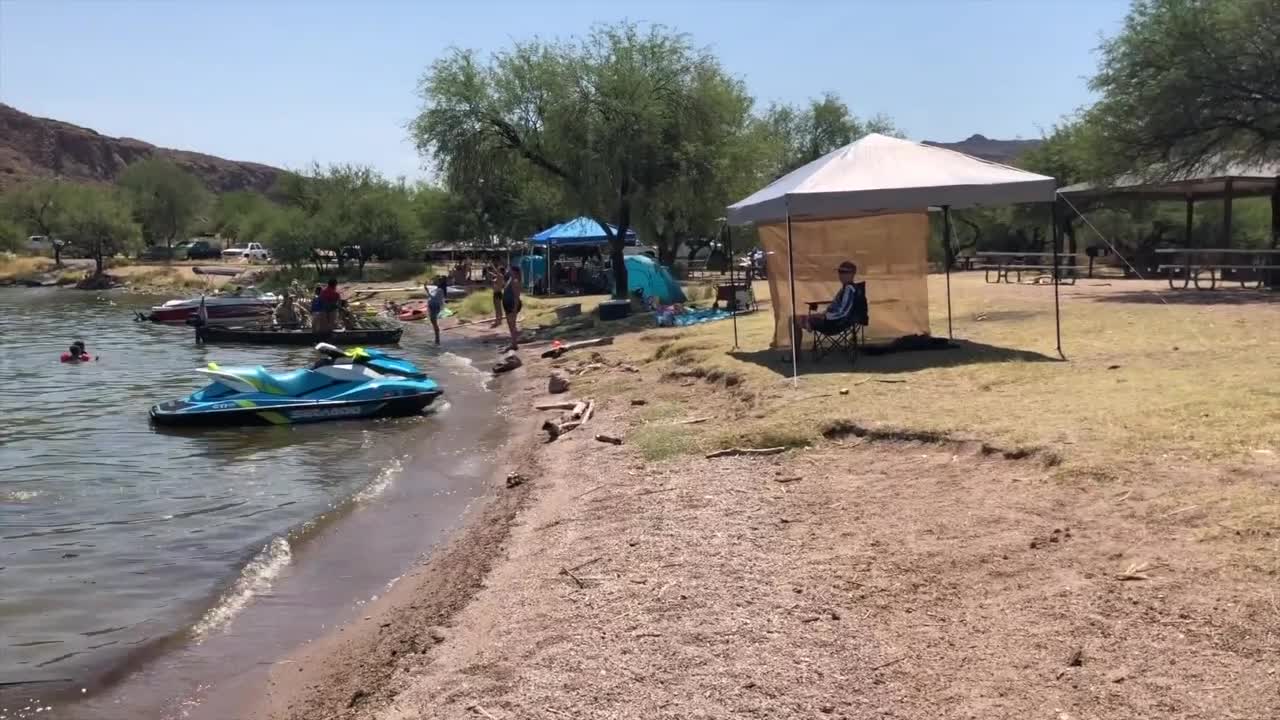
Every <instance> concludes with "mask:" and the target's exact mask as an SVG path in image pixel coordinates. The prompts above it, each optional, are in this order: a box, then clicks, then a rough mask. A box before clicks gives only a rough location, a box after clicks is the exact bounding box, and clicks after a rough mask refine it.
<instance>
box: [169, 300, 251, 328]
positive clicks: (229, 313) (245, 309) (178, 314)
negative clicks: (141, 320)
mask: <svg viewBox="0 0 1280 720" xmlns="http://www.w3.org/2000/svg"><path fill="white" fill-rule="evenodd" d="M199 310H200V306H199V305H197V306H195V307H188V306H185V305H180V306H176V307H164V306H163V305H161V306H159V307H154V308H151V312H149V313H148V314H147V319H148V320H151V321H152V322H158V323H185V322H186V321H187V320H190V319H192V318H194V317H195V316H196V313H197V312H199ZM270 312H271V306H270V305H268V304H265V303H243V304H239V305H206V306H205V313H206V314H208V316H209V319H210V320H226V319H232V318H252V317H260V316H263V315H267V314H269V313H270Z"/></svg>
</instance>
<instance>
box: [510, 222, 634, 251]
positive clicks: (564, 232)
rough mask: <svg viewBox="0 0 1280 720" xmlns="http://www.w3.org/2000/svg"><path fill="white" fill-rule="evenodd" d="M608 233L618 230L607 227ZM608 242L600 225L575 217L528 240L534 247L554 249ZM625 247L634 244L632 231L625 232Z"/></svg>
mask: <svg viewBox="0 0 1280 720" xmlns="http://www.w3.org/2000/svg"><path fill="white" fill-rule="evenodd" d="M609 231H610V232H612V233H614V234H616V233H617V232H618V228H616V227H614V226H613V225H609ZM608 241H609V236H608V235H606V234H605V232H604V230H603V229H602V228H601V227H600V223H598V222H596V221H595V220H592V219H591V218H589V217H577V218H574V219H572V220H568V221H566V222H562V223H560V224H559V225H555V226H552V227H549V228H547V229H546V230H543V231H542V232H539V233H537V234H535V235H533V236H531V237H530V238H529V242H530V243H531V244H533V245H536V246H549V247H555V248H563V247H581V246H588V245H601V244H604V243H606V242H608ZM623 244H625V245H635V244H636V233H635V231H634V230H627V235H626V237H625V238H624V239H623Z"/></svg>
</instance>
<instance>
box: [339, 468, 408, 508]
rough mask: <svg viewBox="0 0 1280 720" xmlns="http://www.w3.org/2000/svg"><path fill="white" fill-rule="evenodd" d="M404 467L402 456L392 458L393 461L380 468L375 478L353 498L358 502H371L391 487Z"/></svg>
mask: <svg viewBox="0 0 1280 720" xmlns="http://www.w3.org/2000/svg"><path fill="white" fill-rule="evenodd" d="M403 469H404V463H402V462H401V461H400V458H396V459H394V460H392V461H391V462H389V463H387V464H386V466H385V467H383V468H382V469H381V470H379V471H378V474H377V475H376V476H375V477H374V478H373V480H372V481H371V482H370V483H369V484H368V485H365V486H364V488H362V489H361V490H360V492H358V493H356V494H355V495H354V496H352V498H351V499H352V500H354V501H355V502H357V503H363V502H369V501H370V500H373V499H374V498H376V497H378V496H379V495H381V494H382V493H384V492H386V490H387V488H388V487H391V481H392V480H394V479H395V477H396V476H397V475H399V474H400V472H401V470H403Z"/></svg>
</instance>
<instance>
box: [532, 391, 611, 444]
mask: <svg viewBox="0 0 1280 720" xmlns="http://www.w3.org/2000/svg"><path fill="white" fill-rule="evenodd" d="M562 404H568V405H569V407H570V408H571V409H570V410H569V412H567V413H564V414H562V415H561V416H560V418H559V419H558V420H547V421H545V422H543V423H542V429H543V430H545V431H546V432H547V442H554V441H555V440H556V439H558V438H559V437H560V436H561V435H564V434H565V433H567V432H569V431H570V430H573V429H574V428H576V427H578V426H580V425H585V424H586V422H587V421H588V420H590V419H591V414H592V413H593V412H595V408H596V401H595V400H585V401H583V400H579V401H577V402H573V403H557V405H562ZM535 407H538V406H535Z"/></svg>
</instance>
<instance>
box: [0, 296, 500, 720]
mask: <svg viewBox="0 0 1280 720" xmlns="http://www.w3.org/2000/svg"><path fill="white" fill-rule="evenodd" d="M152 300H154V299H145V298H130V297H127V296H122V295H119V294H116V293H104V294H100V295H95V294H90V293H81V292H75V291H68V290H32V289H0V715H7V717H8V718H15V717H24V716H36V715H35V713H34V710H35V708H38V707H41V705H43V706H44V707H50V706H55V705H56V706H57V709H56V710H55V711H51V714H53V713H56V714H57V715H58V716H64V717H70V716H84V717H105V716H113V715H118V716H120V717H128V716H139V717H142V716H145V717H161V716H178V715H180V714H182V713H183V712H185V710H183V708H184V707H189V706H190V705H191V704H193V703H196V704H198V703H200V702H202V700H201V693H202V692H204V693H206V694H207V693H208V690H209V688H210V687H213V686H216V684H217V682H218V680H219V679H220V678H219V673H220V672H221V673H223V674H224V675H225V674H226V672H227V671H226V670H225V668H226V667H227V666H228V665H229V662H228V661H229V660H231V661H234V663H240V664H249V665H261V664H263V663H266V662H269V661H270V660H271V658H272V657H273V656H276V655H278V654H280V653H283V652H288V650H289V649H291V648H292V647H293V646H296V644H297V643H299V642H302V641H304V640H305V639H307V638H309V637H314V636H315V635H316V634H318V633H319V631H320V629H321V628H323V627H324V626H325V625H326V624H328V623H332V622H337V621H340V620H342V619H344V618H343V613H344V612H348V611H349V610H350V608H352V607H356V606H358V605H359V603H361V602H363V601H364V600H366V599H368V598H369V597H370V596H371V595H376V594H377V593H378V592H379V591H380V589H381V588H383V587H385V585H386V583H387V582H388V581H389V580H391V579H393V578H394V577H396V576H397V575H398V574H400V573H401V572H403V571H404V570H405V569H406V568H407V567H408V566H409V565H411V564H412V562H413V560H414V559H415V558H416V557H418V556H419V555H420V554H421V553H422V552H424V551H425V550H427V549H429V548H430V546H431V544H432V543H433V542H435V541H437V540H438V539H439V538H440V536H441V535H442V533H443V532H444V531H445V530H447V529H448V528H449V527H451V526H452V525H454V524H455V523H456V522H457V519H458V517H459V516H460V514H461V513H462V512H463V510H464V509H465V507H466V506H467V503H468V502H469V501H470V500H471V499H473V498H474V497H476V496H477V495H478V494H479V493H480V491H481V489H482V487H483V484H484V482H485V481H486V480H487V479H488V477H489V474H490V472H491V471H492V458H493V453H494V450H495V448H496V447H497V446H498V444H499V443H500V442H501V439H502V428H501V423H500V422H497V416H498V413H499V410H500V408H499V403H498V400H497V398H496V397H495V396H494V394H493V393H491V392H489V391H488V389H487V387H486V383H487V378H486V376H485V374H483V373H481V372H479V371H477V370H476V369H474V368H473V367H472V366H471V364H470V362H469V361H468V360H467V359H466V357H465V356H464V355H465V351H466V348H465V347H461V348H452V347H450V349H452V350H454V352H457V353H459V354H454V352H446V353H442V352H440V351H439V350H437V349H436V348H435V347H434V345H432V344H431V343H430V341H429V335H430V332H429V330H430V328H426V332H423V328H418V327H412V328H410V329H409V332H407V333H406V338H405V341H404V342H403V343H402V346H401V348H400V349H399V350H393V351H392V352H393V353H394V354H398V355H401V356H404V357H406V358H408V359H410V360H412V361H414V362H416V363H417V364H418V365H419V367H423V368H424V369H426V370H427V371H428V372H429V373H431V374H432V376H433V377H435V378H436V379H437V380H438V381H439V382H440V383H441V384H442V385H443V386H444V388H445V391H446V395H445V402H442V403H440V405H439V407H438V408H436V410H435V412H433V413H429V414H426V415H423V416H421V417H412V418H403V419H393V420H382V421H364V422H361V421H343V422H331V423H318V424H314V425H307V426H298V427H252V428H227V429H213V430H202V431H183V432H174V431H162V430H158V429H155V428H152V427H151V426H150V424H149V422H148V419H147V410H148V409H149V407H150V406H151V405H152V404H153V403H156V402H159V401H162V400H165V399H169V398H175V397H182V396H185V395H187V394H188V393H190V392H191V391H193V390H195V389H197V388H198V387H200V386H202V385H203V384H204V382H203V381H202V380H201V378H200V377H199V376H197V375H196V374H195V373H193V372H191V370H192V369H193V368H196V367H202V366H204V365H206V364H207V363H209V362H217V363H219V364H220V365H224V366H229V365H256V364H261V365H264V366H266V367H268V368H272V369H287V368H292V367H298V366H301V365H303V364H305V363H307V362H309V361H310V360H311V359H312V352H311V350H310V349H308V348H273V347H249V346H215V345H207V346H198V345H196V344H195V343H194V342H193V340H192V337H191V333H190V331H189V330H188V329H187V328H185V327H167V326H160V325H154V324H149V323H138V322H134V321H133V319H132V315H133V310H134V309H142V308H144V307H145V306H146V305H148V304H150V302H151V301H152ZM75 339H82V340H84V341H85V342H86V344H87V345H88V347H89V351H90V353H91V354H93V355H96V356H97V358H98V359H97V360H96V361H95V362H91V363H84V364H78V365H72V364H62V363H60V362H59V361H58V356H59V355H60V354H61V353H62V352H64V351H65V350H66V347H67V345H69V344H70V343H71V341H72V340H75ZM447 347H449V346H447ZM219 668H224V669H223V670H219ZM82 688H83V691H82ZM122 688H123V689H122ZM71 700H75V701H76V702H71ZM95 702H96V703H97V705H95ZM76 707H80V708H81V711H76V709H75V708H76ZM24 708H26V709H25V710H24ZM85 708H88V709H87V710H86V709H85ZM42 716H43V717H48V716H49V715H48V714H44V715H42Z"/></svg>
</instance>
